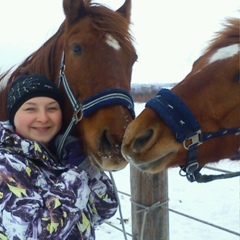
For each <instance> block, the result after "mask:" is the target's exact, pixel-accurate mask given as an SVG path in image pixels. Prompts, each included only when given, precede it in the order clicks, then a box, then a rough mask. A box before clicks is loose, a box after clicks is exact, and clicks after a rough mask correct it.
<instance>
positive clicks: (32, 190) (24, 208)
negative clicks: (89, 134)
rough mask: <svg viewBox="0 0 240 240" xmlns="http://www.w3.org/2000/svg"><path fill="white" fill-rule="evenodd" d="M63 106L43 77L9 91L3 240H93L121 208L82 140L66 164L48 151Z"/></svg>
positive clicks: (0, 213)
mask: <svg viewBox="0 0 240 240" xmlns="http://www.w3.org/2000/svg"><path fill="white" fill-rule="evenodd" d="M62 108H63V102H62V99H61V95H60V92H59V90H58V88H57V87H56V86H55V85H54V84H53V83H52V82H51V81H49V80H48V79H46V78H45V77H43V76H41V75H31V76H25V77H21V78H19V79H18V80H16V81H15V82H14V83H13V85H12V87H11V89H10V92H9V97H8V105H7V112H8V116H9V121H7V122H0V239H4V240H5V239H6V240H7V239H9V240H13V239H14V240H15V239H16V240H17V239H21V240H27V239H31V240H32V239H51V240H53V239H56V240H60V239H67V240H77V239H82V240H91V239H95V233H94V227H95V226H96V225H99V224H101V223H102V222H103V221H104V220H106V219H108V218H110V217H112V216H113V215H114V214H115V212H116V210H117V206H118V204H117V200H116V196H115V194H114V190H113V187H112V183H111V181H110V179H109V178H108V177H107V175H106V174H105V173H104V172H100V171H97V170H95V169H94V168H93V167H92V166H91V165H90V164H89V162H88V159H87V158H86V157H85V156H84V155H83V154H82V153H81V151H79V150H81V149H80V148H79V144H80V143H79V141H76V142H72V141H71V144H70V145H71V148H72V149H73V150H74V148H75V149H76V148H77V149H78V154H76V153H74V151H73V153H72V154H75V155H74V156H73V157H72V156H71V154H70V152H68V157H69V159H70V160H69V161H68V159H65V161H64V164H63V161H61V159H57V158H56V157H54V156H53V154H52V153H51V152H50V151H49V148H50V145H51V144H50V142H51V140H52V139H53V138H54V137H55V136H56V134H57V133H58V132H59V130H60V129H61V126H62ZM76 144H77V147H74V146H76ZM70 150H71V149H69V151H70ZM79 152H80V153H81V154H80V155H79ZM76 156H77V157H76ZM72 159H74V160H72Z"/></svg>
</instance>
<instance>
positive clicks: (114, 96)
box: [57, 53, 135, 156]
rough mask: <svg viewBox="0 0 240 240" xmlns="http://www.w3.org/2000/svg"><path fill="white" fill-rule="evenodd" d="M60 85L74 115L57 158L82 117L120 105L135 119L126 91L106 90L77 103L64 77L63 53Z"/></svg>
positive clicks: (130, 99)
mask: <svg viewBox="0 0 240 240" xmlns="http://www.w3.org/2000/svg"><path fill="white" fill-rule="evenodd" d="M61 84H63V86H64V89H65V91H66V93H67V95H68V98H69V100H70V102H71V104H72V107H73V110H74V113H73V117H72V120H71V122H70V124H69V126H68V128H67V130H66V131H65V133H64V135H63V137H62V139H61V142H60V144H59V146H58V149H57V154H58V156H61V155H62V151H63V146H64V143H65V141H66V138H67V136H68V135H69V134H70V132H71V130H72V129H73V127H74V126H75V125H76V124H77V123H78V122H79V121H81V119H82V117H83V116H84V117H90V116H91V115H92V114H94V113H95V112H96V111H98V110H100V109H102V108H106V107H110V106H113V105H122V106H124V107H126V108H128V109H129V111H130V113H131V115H132V117H133V118H135V112H134V102H133V99H132V97H131V95H130V94H129V93H128V92H127V91H125V90H122V89H108V90H105V91H102V92H100V93H98V94H96V95H93V96H91V97H90V98H88V99H86V100H84V101H83V102H82V103H79V102H78V100H77V99H76V97H75V96H74V94H73V92H72V90H71V88H70V86H69V84H68V81H67V78H66V75H65V54H64V53H63V55H62V62H61V67H60V75H59V84H58V86H59V87H60V85H61ZM79 114H80V115H79Z"/></svg>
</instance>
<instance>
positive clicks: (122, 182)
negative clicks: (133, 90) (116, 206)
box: [96, 103, 240, 240]
mask: <svg viewBox="0 0 240 240" xmlns="http://www.w3.org/2000/svg"><path fill="white" fill-rule="evenodd" d="M143 108H144V104H139V103H136V105H135V110H136V113H137V114H139V113H140V112H141V111H142V109H143ZM211 166H214V167H217V168H220V169H225V170H230V171H240V162H238V163H237V162H236V163H232V162H230V161H228V160H225V161H222V162H220V163H218V164H214V165H211ZM201 173H203V174H219V173H218V172H215V171H214V172H213V171H211V170H208V169H203V170H202V172H201ZM113 176H114V180H115V182H116V185H117V188H118V190H119V191H121V192H124V193H127V194H129V195H130V168H129V166H127V167H126V168H125V169H124V170H121V171H119V172H115V173H113ZM168 182H169V183H168V185H169V190H168V191H169V208H170V209H173V210H176V211H178V212H181V213H184V214H187V215H190V216H193V217H195V218H198V219H201V220H203V221H206V222H209V223H212V224H215V225H218V226H220V227H222V228H226V229H229V230H231V231H233V232H236V233H238V234H240V177H237V178H233V179H226V180H216V181H213V182H209V183H205V184H204V183H202V184H200V183H190V182H188V181H187V180H186V178H184V177H181V176H180V175H179V169H178V168H174V169H170V170H169V171H168ZM119 198H120V202H121V208H122V213H123V218H124V219H126V223H125V229H126V231H127V233H129V234H131V232H132V230H131V201H130V197H129V196H126V195H124V194H122V193H119ZM119 219H120V214H119V212H118V213H116V215H115V216H114V217H112V218H111V220H110V222H111V224H113V225H114V226H116V227H117V228H120V229H122V226H121V223H120V220H119ZM169 225H170V230H169V232H170V240H240V236H237V235H236V234H235V235H234V234H230V233H228V232H226V231H223V230H220V229H216V228H213V227H211V226H208V225H206V224H202V223H199V222H197V221H194V220H191V219H189V218H186V217H183V216H181V215H178V214H175V213H173V212H169ZM96 239H97V240H124V239H125V238H124V235H123V233H122V232H120V231H119V230H117V229H115V228H113V227H111V226H109V225H108V224H106V223H105V224H103V225H101V226H99V227H98V228H97V231H96ZM127 239H128V240H132V237H131V236H129V235H127ZM151 240H157V239H151Z"/></svg>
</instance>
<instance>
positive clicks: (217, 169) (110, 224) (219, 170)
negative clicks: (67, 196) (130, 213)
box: [106, 166, 240, 239]
mask: <svg viewBox="0 0 240 240" xmlns="http://www.w3.org/2000/svg"><path fill="white" fill-rule="evenodd" d="M204 168H206V169H209V170H212V171H217V172H222V173H230V172H231V171H228V170H224V169H219V168H215V167H209V166H205V167H204ZM117 192H118V194H122V195H125V196H127V197H129V198H130V199H131V195H130V194H128V193H125V192H123V191H119V190H118V191H117ZM120 204H121V203H120ZM162 207H166V206H164V205H163V206H162ZM167 209H168V211H169V212H172V213H174V214H177V215H180V216H182V217H185V218H188V219H191V220H193V221H197V222H199V223H201V224H205V225H208V226H210V227H212V228H215V229H218V230H219V231H224V232H227V233H229V234H232V235H235V236H239V237H240V233H239V232H235V231H233V230H231V229H228V228H224V227H221V226H219V225H216V224H214V223H211V222H208V221H205V220H202V219H199V218H196V217H194V216H191V215H189V214H186V213H183V212H180V211H177V210H174V209H171V208H169V207H167ZM120 220H121V222H122V224H124V219H120ZM106 224H108V225H109V226H111V227H113V228H115V229H116V230H118V231H121V232H122V233H123V234H125V236H126V235H128V236H129V237H131V238H132V234H131V233H128V232H126V231H125V228H122V229H121V228H119V227H116V226H114V225H113V224H112V223H111V222H106ZM125 239H126V237H125Z"/></svg>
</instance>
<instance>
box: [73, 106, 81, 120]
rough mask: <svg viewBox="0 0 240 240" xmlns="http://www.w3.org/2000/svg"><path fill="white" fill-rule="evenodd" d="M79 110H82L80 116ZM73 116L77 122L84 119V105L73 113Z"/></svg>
mask: <svg viewBox="0 0 240 240" xmlns="http://www.w3.org/2000/svg"><path fill="white" fill-rule="evenodd" d="M79 112H80V116H78V114H79ZM73 118H75V119H76V123H78V122H80V121H81V120H82V118H83V111H82V106H81V107H80V108H79V109H78V111H75V112H74V113H73Z"/></svg>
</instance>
